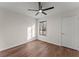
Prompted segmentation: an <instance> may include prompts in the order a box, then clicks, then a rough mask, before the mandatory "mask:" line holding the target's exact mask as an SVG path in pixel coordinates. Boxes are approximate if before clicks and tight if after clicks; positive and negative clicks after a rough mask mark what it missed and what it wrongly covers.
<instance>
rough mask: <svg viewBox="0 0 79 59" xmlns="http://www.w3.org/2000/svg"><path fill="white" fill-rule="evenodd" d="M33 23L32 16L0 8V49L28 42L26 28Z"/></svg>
mask: <svg viewBox="0 0 79 59" xmlns="http://www.w3.org/2000/svg"><path fill="white" fill-rule="evenodd" d="M34 24H35V19H34V18H32V17H29V16H25V15H21V14H19V13H15V12H13V11H10V10H5V9H2V8H0V51H1V50H5V49H8V48H11V47H14V46H17V45H20V44H24V43H26V42H28V41H29V40H27V36H28V35H27V28H28V27H31V26H33V25H34ZM33 34H34V33H33ZM34 38H35V37H34Z"/></svg>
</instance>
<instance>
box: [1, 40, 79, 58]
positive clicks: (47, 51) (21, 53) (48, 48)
mask: <svg viewBox="0 0 79 59" xmlns="http://www.w3.org/2000/svg"><path fill="white" fill-rule="evenodd" d="M0 56H1V57H76V56H79V51H76V50H73V49H69V48H66V47H61V46H57V45H54V44H50V43H47V42H43V41H40V40H34V41H31V42H28V43H25V44H23V45H20V46H17V47H14V48H11V49H7V50H4V51H1V52H0Z"/></svg>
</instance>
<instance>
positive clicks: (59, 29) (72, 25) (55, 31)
mask: <svg viewBox="0 0 79 59" xmlns="http://www.w3.org/2000/svg"><path fill="white" fill-rule="evenodd" d="M42 20H47V36H40V35H39V30H38V39H40V40H43V41H46V42H49V43H52V44H56V45H61V46H65V47H69V48H72V49H76V50H79V9H74V10H70V11H67V12H64V13H62V14H55V15H50V16H47V17H43V18H40V19H39V21H42ZM39 21H38V22H39ZM61 33H64V34H61Z"/></svg>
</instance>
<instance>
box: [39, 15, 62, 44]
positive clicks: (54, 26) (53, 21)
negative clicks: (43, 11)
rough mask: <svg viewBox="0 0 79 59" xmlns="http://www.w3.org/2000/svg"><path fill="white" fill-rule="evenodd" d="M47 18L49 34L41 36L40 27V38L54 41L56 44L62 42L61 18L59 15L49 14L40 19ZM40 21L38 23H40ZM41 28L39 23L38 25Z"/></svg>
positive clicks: (50, 41)
mask: <svg viewBox="0 0 79 59" xmlns="http://www.w3.org/2000/svg"><path fill="white" fill-rule="evenodd" d="M43 20H47V36H41V35H39V29H38V39H40V40H43V41H46V42H49V43H53V44H56V45H60V44H61V40H60V39H61V37H60V32H61V26H60V25H61V21H60V20H61V18H60V17H58V16H52V15H51V16H48V17H44V18H40V19H39V21H43ZM39 21H38V23H39ZM38 28H39V25H38Z"/></svg>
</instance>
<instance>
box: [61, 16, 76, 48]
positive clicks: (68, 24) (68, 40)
mask: <svg viewBox="0 0 79 59" xmlns="http://www.w3.org/2000/svg"><path fill="white" fill-rule="evenodd" d="M74 35H75V17H68V18H65V19H63V20H62V40H61V41H62V42H61V44H62V46H65V47H69V48H73V49H75V48H76V46H75V36H74Z"/></svg>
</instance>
